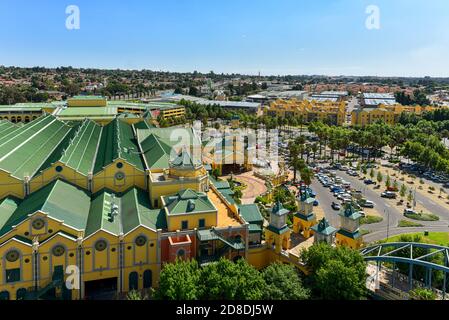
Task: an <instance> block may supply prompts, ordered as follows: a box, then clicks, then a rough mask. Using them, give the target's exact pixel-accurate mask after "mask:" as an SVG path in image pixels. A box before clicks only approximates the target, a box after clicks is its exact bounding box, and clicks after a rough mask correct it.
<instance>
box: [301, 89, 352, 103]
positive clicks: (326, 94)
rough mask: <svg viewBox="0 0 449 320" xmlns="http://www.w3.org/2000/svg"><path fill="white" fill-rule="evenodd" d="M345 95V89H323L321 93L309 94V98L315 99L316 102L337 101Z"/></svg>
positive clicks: (346, 94) (343, 98) (346, 93)
mask: <svg viewBox="0 0 449 320" xmlns="http://www.w3.org/2000/svg"><path fill="white" fill-rule="evenodd" d="M347 96H348V92H347V91H323V92H321V93H317V94H313V95H311V96H310V98H309V100H315V101H317V102H324V101H330V102H339V101H343V100H345V99H346V97H347Z"/></svg>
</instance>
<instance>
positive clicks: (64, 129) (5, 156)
mask: <svg viewBox="0 0 449 320" xmlns="http://www.w3.org/2000/svg"><path fill="white" fill-rule="evenodd" d="M71 129H72V128H71V127H69V126H67V125H65V124H64V123H63V122H61V121H59V120H57V119H56V118H55V117H54V116H52V115H48V116H44V117H41V118H39V119H36V120H35V121H32V122H30V123H27V124H26V125H24V126H23V127H20V128H19V129H18V130H16V131H14V132H12V133H11V134H8V135H6V136H3V137H2V138H1V139H0V169H3V170H4V171H6V172H9V173H11V175H13V176H15V177H17V178H18V179H23V178H24V177H25V176H29V177H32V176H34V174H35V173H36V172H37V171H38V170H39V169H40V168H41V166H42V164H43V163H44V162H46V160H47V158H48V157H49V155H51V154H52V153H53V152H54V150H55V149H56V148H57V146H58V145H59V144H60V143H61V142H62V141H64V139H65V138H66V136H67V135H68V134H70V132H71Z"/></svg>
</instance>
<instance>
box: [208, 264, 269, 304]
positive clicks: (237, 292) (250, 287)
mask: <svg viewBox="0 0 449 320" xmlns="http://www.w3.org/2000/svg"><path fill="white" fill-rule="evenodd" d="M265 288H266V285H265V281H264V279H263V277H262V275H261V273H260V272H259V271H257V269H255V268H254V267H253V266H251V265H249V264H248V262H247V261H246V260H245V259H239V260H238V261H237V262H235V263H234V262H232V261H230V260H227V259H224V258H222V259H220V260H219V261H218V262H217V263H212V264H208V265H207V266H206V267H204V268H203V269H202V272H201V291H202V296H201V297H200V299H205V300H223V299H224V300H258V299H262V298H263V295H264V292H265Z"/></svg>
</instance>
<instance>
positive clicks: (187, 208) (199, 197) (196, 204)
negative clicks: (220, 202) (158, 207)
mask: <svg viewBox="0 0 449 320" xmlns="http://www.w3.org/2000/svg"><path fill="white" fill-rule="evenodd" d="M164 201H165V204H166V208H167V211H168V214H183V213H198V212H208V211H209V212H210V211H217V209H216V208H215V206H214V205H213V204H212V202H211V201H210V200H209V198H208V197H207V195H206V194H205V193H201V192H196V191H194V190H191V189H186V190H182V191H180V192H178V193H177V194H176V195H174V196H166V197H164Z"/></svg>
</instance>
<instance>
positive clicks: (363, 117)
mask: <svg viewBox="0 0 449 320" xmlns="http://www.w3.org/2000/svg"><path fill="white" fill-rule="evenodd" d="M436 109H437V107H433V106H424V107H422V106H403V105H400V104H395V105H383V104H381V105H379V106H376V107H365V108H363V107H361V106H359V107H358V108H356V109H354V110H353V111H352V115H351V116H352V120H351V122H352V125H353V126H361V127H364V126H366V125H369V124H373V123H375V122H377V121H383V122H385V123H387V124H390V125H393V124H396V123H398V121H399V117H400V116H401V114H402V113H403V112H407V113H414V114H422V113H423V112H426V111H433V110H436Z"/></svg>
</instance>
